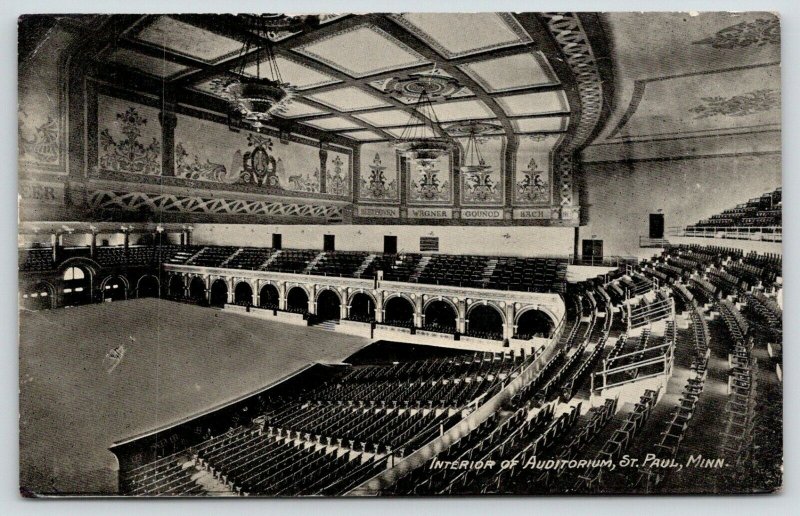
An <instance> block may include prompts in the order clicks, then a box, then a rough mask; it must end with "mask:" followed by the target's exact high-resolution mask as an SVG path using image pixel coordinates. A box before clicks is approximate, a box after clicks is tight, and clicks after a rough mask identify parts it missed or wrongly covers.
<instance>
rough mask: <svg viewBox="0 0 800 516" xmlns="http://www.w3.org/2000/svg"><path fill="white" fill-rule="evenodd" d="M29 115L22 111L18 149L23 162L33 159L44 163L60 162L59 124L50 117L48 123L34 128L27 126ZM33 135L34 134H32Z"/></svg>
mask: <svg viewBox="0 0 800 516" xmlns="http://www.w3.org/2000/svg"><path fill="white" fill-rule="evenodd" d="M26 119H27V114H26V113H25V112H24V111H22V110H21V109H20V112H19V135H18V149H19V158H20V159H21V160H25V159H33V160H34V161H39V162H42V163H55V162H57V161H58V152H59V142H58V122H56V121H55V120H53V117H51V116H48V117H47V121H46V122H45V123H43V124H40V125H39V126H37V127H34V128H33V132H31V131H30V128H28V127H27V125H26ZM31 133H32V134H31Z"/></svg>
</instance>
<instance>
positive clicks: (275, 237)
mask: <svg viewBox="0 0 800 516" xmlns="http://www.w3.org/2000/svg"><path fill="white" fill-rule="evenodd" d="M282 246H283V235H281V234H280V233H273V234H272V248H273V249H281V248H282Z"/></svg>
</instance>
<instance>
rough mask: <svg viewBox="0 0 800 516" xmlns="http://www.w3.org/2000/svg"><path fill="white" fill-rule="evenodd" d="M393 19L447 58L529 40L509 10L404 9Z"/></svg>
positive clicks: (528, 36)
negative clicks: (442, 10) (502, 11)
mask: <svg viewBox="0 0 800 516" xmlns="http://www.w3.org/2000/svg"><path fill="white" fill-rule="evenodd" d="M392 19H393V20H394V21H395V22H397V23H399V24H400V25H402V26H403V27H405V28H406V29H407V30H409V31H410V32H412V33H413V34H414V35H415V36H417V37H418V38H420V39H422V40H423V41H425V42H426V43H427V44H428V45H430V46H431V48H433V49H434V50H436V51H437V52H438V53H440V54H441V55H443V56H444V57H446V58H448V59H453V58H455V57H461V56H465V55H469V54H474V53H476V52H484V51H487V50H492V49H496V48H503V47H508V46H513V45H519V44H522V43H529V42H530V41H531V37H530V35H529V34H528V33H527V32H525V29H523V28H522V26H521V25H520V24H519V22H517V20H516V19H515V18H514V16H513V15H512V14H510V13H403V14H397V15H394V16H392Z"/></svg>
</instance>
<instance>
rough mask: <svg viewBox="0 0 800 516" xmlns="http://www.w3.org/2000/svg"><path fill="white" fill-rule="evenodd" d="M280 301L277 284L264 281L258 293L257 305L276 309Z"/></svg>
mask: <svg viewBox="0 0 800 516" xmlns="http://www.w3.org/2000/svg"><path fill="white" fill-rule="evenodd" d="M280 302H281V291H280V290H279V289H278V287H277V285H273V284H272V283H265V284H263V285H262V286H261V290H260V291H259V295H258V305H259V306H260V307H262V308H271V309H273V310H275V309H277V308H278V306H279V305H280Z"/></svg>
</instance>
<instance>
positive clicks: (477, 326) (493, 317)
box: [467, 305, 503, 340]
mask: <svg viewBox="0 0 800 516" xmlns="http://www.w3.org/2000/svg"><path fill="white" fill-rule="evenodd" d="M467 335H472V336H474V337H480V338H482V339H494V340H501V339H502V338H503V316H502V315H500V312H498V311H497V309H496V308H495V307H494V306H492V305H478V306H476V307H475V308H473V309H472V310H471V311H470V312H469V318H468V319H467Z"/></svg>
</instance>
